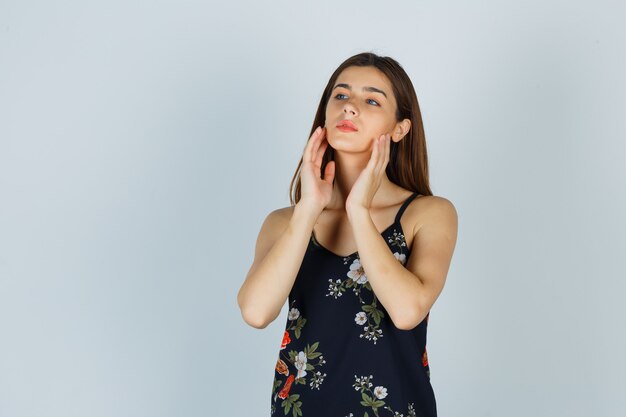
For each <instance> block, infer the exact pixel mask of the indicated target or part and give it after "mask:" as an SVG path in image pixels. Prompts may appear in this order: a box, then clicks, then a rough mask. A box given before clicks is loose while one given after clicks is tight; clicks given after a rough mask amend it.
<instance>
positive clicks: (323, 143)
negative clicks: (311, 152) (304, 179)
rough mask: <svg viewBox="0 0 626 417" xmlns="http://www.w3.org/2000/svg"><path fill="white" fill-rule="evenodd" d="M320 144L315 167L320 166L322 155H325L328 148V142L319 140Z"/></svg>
mask: <svg viewBox="0 0 626 417" xmlns="http://www.w3.org/2000/svg"><path fill="white" fill-rule="evenodd" d="M320 142H321V144H320V146H319V148H318V150H317V155H316V156H315V166H318V165H319V166H321V165H322V159H324V153H326V148H328V141H326V140H324V139H321V140H320Z"/></svg>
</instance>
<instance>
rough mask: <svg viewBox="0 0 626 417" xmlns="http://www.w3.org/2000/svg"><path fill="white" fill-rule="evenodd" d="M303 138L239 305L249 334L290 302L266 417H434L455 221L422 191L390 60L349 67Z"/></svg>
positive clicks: (419, 161) (421, 169)
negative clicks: (431, 347)
mask: <svg viewBox="0 0 626 417" xmlns="http://www.w3.org/2000/svg"><path fill="white" fill-rule="evenodd" d="M311 130H312V132H311V136H310V138H309V140H308V142H307V144H306V147H305V149H304V153H303V157H302V159H301V160H300V164H299V165H298V170H297V171H296V175H295V176H294V178H293V179H292V182H291V187H290V193H291V203H292V205H291V206H289V207H285V208H281V209H277V210H275V211H273V212H271V213H270V214H269V215H268V216H267V218H266V219H265V222H264V223H263V226H262V227H261V231H260V233H259V237H258V240H257V243H256V250H255V257H254V261H253V263H252V266H251V268H250V271H249V272H248V275H247V276H246V279H245V281H244V283H243V285H242V287H241V289H240V290H239V294H238V296H237V302H238V304H239V307H240V309H241V312H242V316H243V319H244V320H245V321H246V323H248V324H250V325H251V326H253V327H256V328H264V327H266V326H267V325H268V324H269V323H271V322H272V321H274V319H276V317H277V316H278V315H279V314H280V311H281V309H282V307H283V305H284V303H285V301H286V300H287V299H288V302H289V312H288V316H287V320H286V327H285V332H284V335H283V340H282V343H281V345H280V350H279V354H278V359H277V363H276V366H275V372H274V384H273V387H272V394H271V414H272V415H274V416H286V415H292V416H293V417H297V416H304V417H329V416H333V417H344V416H348V417H350V416H354V417H356V416H359V417H361V416H381V417H382V416H428V417H431V416H436V415H437V410H436V403H435V396H434V392H433V389H432V386H431V384H430V368H429V364H428V357H427V353H426V326H427V323H428V318H429V313H430V310H431V308H432V306H433V304H434V302H435V300H436V299H437V298H438V296H439V294H440V293H441V291H442V289H443V286H444V282H445V280H446V276H447V273H448V269H449V266H450V262H451V259H452V253H453V251H454V247H455V245H456V238H457V213H456V210H455V208H454V206H453V205H452V203H451V202H450V201H449V200H447V199H445V198H443V197H437V196H434V195H433V194H432V192H431V190H430V186H429V180H428V159H427V153H426V142H425V137H424V127H423V125H422V119H421V115H420V110H419V106H418V102H417V97H416V95H415V90H414V88H413V84H412V83H411V81H410V79H409V77H408V76H407V74H406V73H405V71H404V69H402V67H401V66H400V65H399V64H398V63H397V62H396V61H395V60H394V59H392V58H389V57H381V56H378V55H376V54H373V53H361V54H358V55H355V56H353V57H351V58H348V59H347V60H346V61H344V62H343V63H342V64H341V65H340V66H339V67H338V68H337V69H336V70H335V72H334V73H333V74H332V76H331V77H330V80H329V81H328V84H327V85H326V88H325V90H324V93H323V95H322V98H321V101H320V103H319V106H318V109H317V114H316V116H315V121H314V123H313V128H312V129H311ZM298 171H299V172H298ZM294 183H295V190H294Z"/></svg>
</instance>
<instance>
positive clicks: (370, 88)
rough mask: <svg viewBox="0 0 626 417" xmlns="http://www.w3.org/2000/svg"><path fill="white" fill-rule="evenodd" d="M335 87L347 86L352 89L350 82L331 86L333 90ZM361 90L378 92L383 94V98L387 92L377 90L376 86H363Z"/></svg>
mask: <svg viewBox="0 0 626 417" xmlns="http://www.w3.org/2000/svg"><path fill="white" fill-rule="evenodd" d="M337 87H343V88H347V89H348V90H352V87H351V86H350V84H344V83H341V84H337V85H336V86H334V87H333V90H334V89H335V88H337ZM363 91H371V92H372V93H380V94H382V95H383V96H385V98H387V94H385V92H384V91H383V90H379V89H378V88H376V87H363Z"/></svg>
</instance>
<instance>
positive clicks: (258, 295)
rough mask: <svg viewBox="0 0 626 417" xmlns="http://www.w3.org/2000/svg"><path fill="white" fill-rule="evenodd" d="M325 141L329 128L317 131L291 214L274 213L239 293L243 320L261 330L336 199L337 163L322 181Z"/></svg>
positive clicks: (306, 153) (288, 287)
mask: <svg viewBox="0 0 626 417" xmlns="http://www.w3.org/2000/svg"><path fill="white" fill-rule="evenodd" d="M324 136H325V129H324V128H322V127H319V128H317V129H316V130H315V132H313V134H312V135H311V137H310V138H309V140H308V142H307V144H306V146H305V148H304V154H303V156H302V172H301V181H302V195H301V198H300V200H298V203H297V204H296V205H295V207H294V208H293V210H291V209H290V208H289V209H288V211H287V210H275V211H273V212H272V213H270V214H269V215H268V216H267V218H266V219H265V222H263V226H262V227H261V231H260V232H259V237H258V239H257V243H256V250H255V255H254V262H253V263H252V266H251V267H250V271H248V275H247V276H246V279H245V280H244V283H243V285H242V286H241V289H240V290H239V293H238V294H237V304H239V309H240V310H241V315H242V316H243V319H244V320H245V322H246V323H248V324H249V325H250V326H252V327H256V328H258V329H262V328H264V327H266V326H267V325H268V324H270V323H271V322H273V321H274V320H275V319H276V317H278V315H279V314H280V310H281V308H282V307H283V305H284V304H285V301H286V300H287V297H288V296H289V292H290V291H291V288H292V287H293V283H294V281H295V279H296V275H297V274H298V271H299V270H300V266H301V265H302V259H303V258H304V252H305V251H306V248H307V246H308V244H309V240H310V239H311V233H312V231H313V225H314V224H315V222H316V221H317V218H318V217H319V215H320V213H321V212H322V211H323V210H324V207H326V206H327V205H328V202H329V201H330V199H331V197H332V191H333V179H334V176H335V162H334V161H331V162H329V163H328V164H327V165H326V167H325V171H324V174H325V175H324V178H323V179H322V178H321V177H320V174H321V164H322V158H323V156H324V151H325V150H326V148H327V147H328V142H325V141H324ZM288 214H290V217H289V219H286V217H287V215H288Z"/></svg>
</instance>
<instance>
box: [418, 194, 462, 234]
mask: <svg viewBox="0 0 626 417" xmlns="http://www.w3.org/2000/svg"><path fill="white" fill-rule="evenodd" d="M407 214H408V216H409V217H410V218H412V219H413V236H415V235H417V233H419V231H420V229H422V228H423V227H424V226H425V225H430V226H436V227H438V228H440V229H442V230H445V232H446V233H447V234H450V235H454V236H451V237H454V240H456V234H457V227H458V213H457V211H456V207H455V206H454V204H453V203H452V202H451V201H450V200H448V199H447V198H445V197H441V196H436V195H424V196H420V197H418V198H416V199H414V200H413V201H412V202H411V204H409V206H408V207H407Z"/></svg>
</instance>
